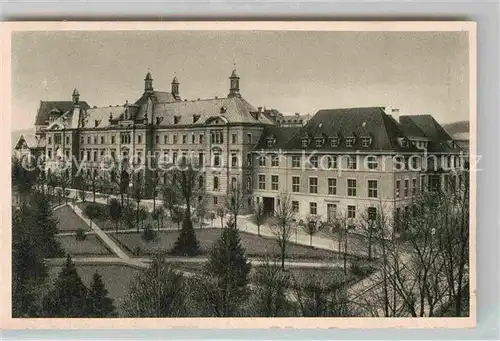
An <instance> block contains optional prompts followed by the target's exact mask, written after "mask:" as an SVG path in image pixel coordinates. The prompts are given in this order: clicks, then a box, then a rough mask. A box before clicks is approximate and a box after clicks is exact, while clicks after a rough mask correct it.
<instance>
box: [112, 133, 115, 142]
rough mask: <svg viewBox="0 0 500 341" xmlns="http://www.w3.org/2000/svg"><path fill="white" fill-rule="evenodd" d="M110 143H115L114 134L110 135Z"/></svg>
mask: <svg viewBox="0 0 500 341" xmlns="http://www.w3.org/2000/svg"><path fill="white" fill-rule="evenodd" d="M111 144H115V136H114V135H112V136H111Z"/></svg>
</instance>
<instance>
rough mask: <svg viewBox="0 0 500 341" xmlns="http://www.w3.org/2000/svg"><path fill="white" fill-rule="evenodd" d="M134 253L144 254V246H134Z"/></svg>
mask: <svg viewBox="0 0 500 341" xmlns="http://www.w3.org/2000/svg"><path fill="white" fill-rule="evenodd" d="M132 254H133V255H134V256H142V248H141V247H140V246H139V245H137V246H134V248H133V249H132Z"/></svg>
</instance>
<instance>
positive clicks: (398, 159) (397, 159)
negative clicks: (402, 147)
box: [394, 156, 405, 170]
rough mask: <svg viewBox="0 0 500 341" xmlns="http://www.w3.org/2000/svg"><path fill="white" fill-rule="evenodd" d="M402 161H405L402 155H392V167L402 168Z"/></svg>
mask: <svg viewBox="0 0 500 341" xmlns="http://www.w3.org/2000/svg"><path fill="white" fill-rule="evenodd" d="M404 162H405V160H404V158H403V157H402V156H395V157H394V168H395V169H396V170H403V168H404Z"/></svg>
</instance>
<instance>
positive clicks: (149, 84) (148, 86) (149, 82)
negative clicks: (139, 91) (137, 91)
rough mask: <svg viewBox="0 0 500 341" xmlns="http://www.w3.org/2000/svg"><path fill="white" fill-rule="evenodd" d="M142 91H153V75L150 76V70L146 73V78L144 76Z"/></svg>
mask: <svg viewBox="0 0 500 341" xmlns="http://www.w3.org/2000/svg"><path fill="white" fill-rule="evenodd" d="M144 92H146V93H152V92H153V77H152V76H151V72H149V71H148V73H147V74H146V78H144Z"/></svg>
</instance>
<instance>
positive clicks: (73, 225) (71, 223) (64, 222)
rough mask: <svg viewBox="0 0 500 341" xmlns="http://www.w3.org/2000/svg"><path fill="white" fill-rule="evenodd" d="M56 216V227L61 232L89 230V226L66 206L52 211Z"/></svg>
mask: <svg viewBox="0 0 500 341" xmlns="http://www.w3.org/2000/svg"><path fill="white" fill-rule="evenodd" d="M54 216H55V217H56V218H57V221H58V224H57V228H58V229H59V231H61V232H75V231H76V230H78V229H84V230H86V231H87V230H90V227H89V226H88V225H87V224H85V222H84V221H83V220H82V219H81V218H80V217H79V216H78V215H77V214H76V213H75V212H74V211H73V210H72V209H71V208H70V207H68V206H64V207H61V208H59V209H57V210H55V211H54Z"/></svg>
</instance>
